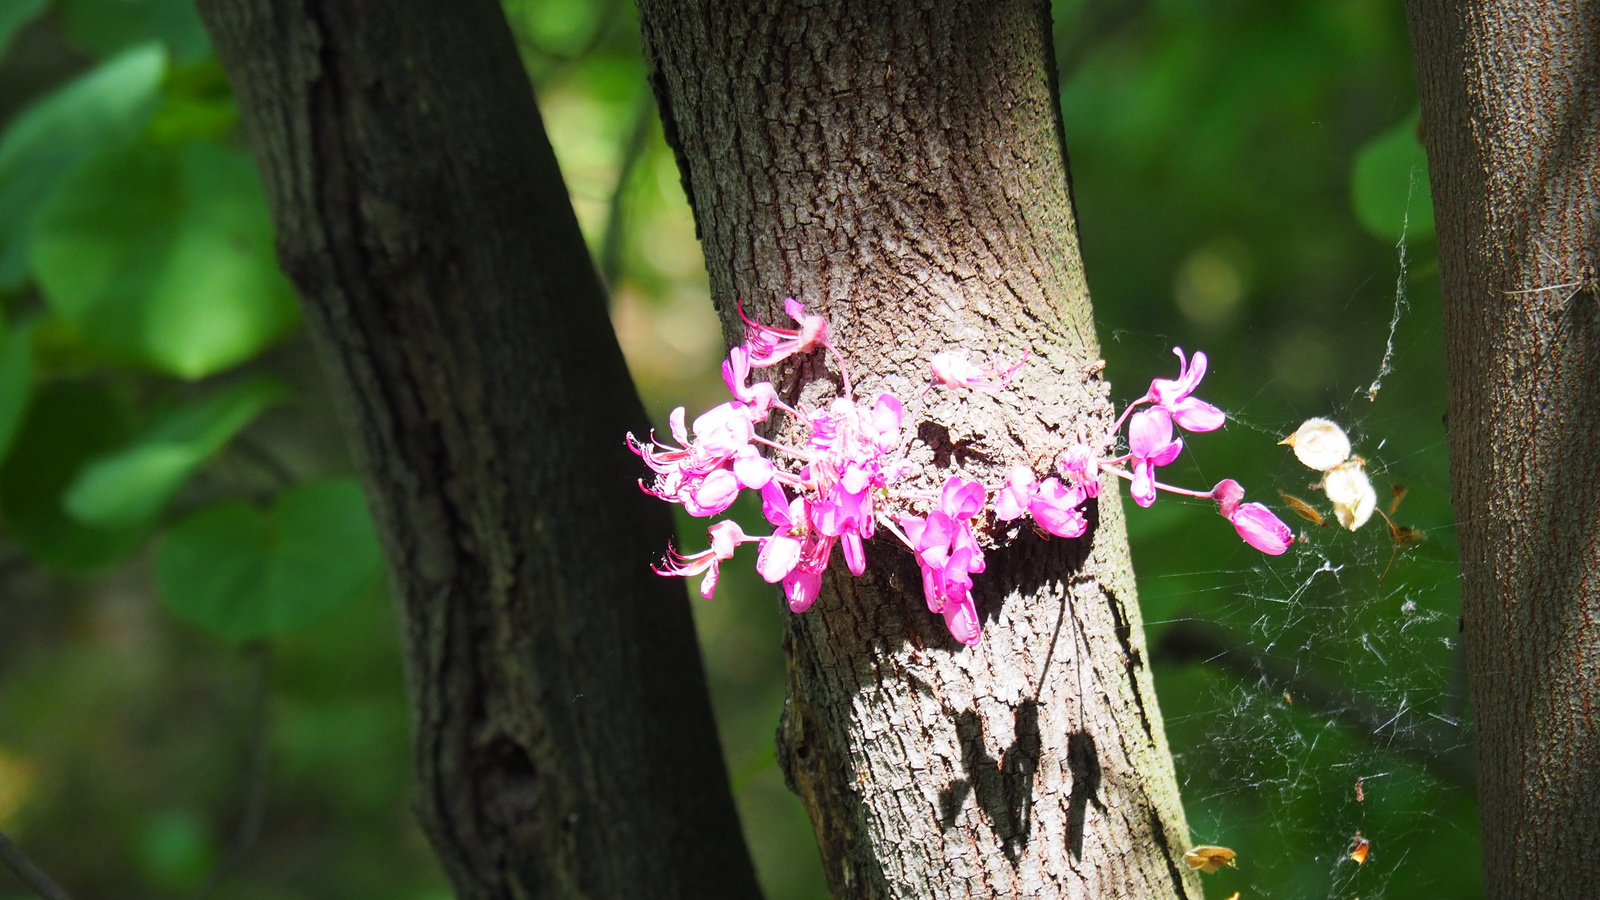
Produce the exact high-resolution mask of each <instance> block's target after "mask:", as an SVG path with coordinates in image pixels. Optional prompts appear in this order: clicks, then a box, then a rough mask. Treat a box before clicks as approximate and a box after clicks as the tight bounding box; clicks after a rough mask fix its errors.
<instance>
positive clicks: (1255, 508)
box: [1211, 478, 1294, 556]
mask: <svg viewBox="0 0 1600 900" xmlns="http://www.w3.org/2000/svg"><path fill="white" fill-rule="evenodd" d="M1211 496H1212V497H1213V498H1214V499H1215V500H1216V501H1217V506H1218V507H1219V511H1220V512H1221V513H1222V517H1223V518H1225V519H1227V520H1228V521H1229V522H1232V523H1233V527H1234V530H1236V531H1238V532H1239V537H1242V538H1244V542H1245V543H1246V544H1249V545H1250V546H1252V547H1254V548H1256V549H1257V550H1260V551H1261V552H1262V553H1265V554H1268V555H1269V556H1280V555H1282V554H1283V553H1284V551H1286V550H1288V549H1289V545H1290V544H1292V543H1294V532H1292V531H1290V530H1289V526H1287V525H1285V524H1283V522H1282V521H1281V520H1279V518H1278V517H1277V516H1275V515H1273V514H1272V510H1270V509H1267V508H1266V506H1264V505H1262V504H1260V503H1240V502H1239V501H1240V500H1243V499H1244V488H1243V487H1242V486H1240V484H1239V482H1237V481H1234V480H1233V479H1232V478H1225V479H1223V480H1222V481H1219V482H1217V486H1216V487H1214V488H1212V489H1211Z"/></svg>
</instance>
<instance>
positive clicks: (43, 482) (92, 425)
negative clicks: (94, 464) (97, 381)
mask: <svg viewBox="0 0 1600 900" xmlns="http://www.w3.org/2000/svg"><path fill="white" fill-rule="evenodd" d="M127 435H128V429H127V414H126V410H125V409H124V407H123V405H122V404H121V403H119V402H118V401H117V400H116V398H115V397H113V396H112V395H111V394H110V393H109V392H108V391H106V390H105V389H104V388H102V387H99V386H95V385H89V384H81V383H76V382H62V383H58V384H53V385H50V386H48V387H45V388H42V389H41V390H40V391H39V393H38V395H37V396H36V397H34V400H33V404H32V406H31V407H30V408H29V409H28V413H27V416H26V417H25V418H24V419H23V422H22V428H21V429H20V430H19V431H18V432H17V438H16V443H15V444H14V445H13V446H12V448H11V454H10V456H8V457H7V458H6V461H5V465H4V466H0V512H3V513H4V514H5V522H6V526H7V528H8V529H9V530H10V531H11V533H12V535H14V536H15V537H16V538H17V540H19V541H21V542H22V543H23V544H24V545H25V546H26V547H27V548H28V549H29V550H31V551H33V553H34V554H35V555H36V556H38V557H39V558H40V559H42V560H44V561H46V562H48V563H51V564H52V565H55V566H58V567H60V568H64V569H69V570H82V569H92V568H95V567H97V566H102V565H105V564H107V563H111V562H115V561H117V560H119V559H121V558H123V557H125V556H127V555H128V554H130V553H132V552H133V551H134V550H135V549H136V548H137V547H138V546H139V542H140V541H141V540H143V538H144V534H145V529H143V528H102V527H99V526H93V525H84V524H83V523H81V522H78V521H77V520H76V519H73V518H72V517H70V516H68V515H67V512H66V510H65V509H63V508H62V505H61V495H62V492H63V491H64V490H65V489H66V487H67V485H69V484H71V483H72V482H73V481H74V480H75V479H76V478H77V477H78V473H79V472H80V471H82V469H83V466H84V464H85V463H86V462H87V461H88V460H89V459H91V458H93V457H96V456H99V455H100V454H102V453H105V452H106V451H108V450H111V449H112V448H114V447H117V446H118V445H120V444H121V443H122V442H123V441H124V440H126V438H127Z"/></svg>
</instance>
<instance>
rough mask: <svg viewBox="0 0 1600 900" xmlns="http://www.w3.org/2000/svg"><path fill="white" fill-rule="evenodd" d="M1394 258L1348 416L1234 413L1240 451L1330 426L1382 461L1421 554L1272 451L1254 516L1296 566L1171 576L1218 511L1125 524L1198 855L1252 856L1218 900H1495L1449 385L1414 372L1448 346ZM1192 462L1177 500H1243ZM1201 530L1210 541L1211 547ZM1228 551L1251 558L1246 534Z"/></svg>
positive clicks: (1380, 481)
mask: <svg viewBox="0 0 1600 900" xmlns="http://www.w3.org/2000/svg"><path fill="white" fill-rule="evenodd" d="M1399 250H1400V255H1399V262H1400V272H1399V276H1398V282H1397V288H1396V291H1395V297H1394V308H1393V316H1392V317H1391V321H1390V323H1389V327H1388V338H1387V343H1386V346H1385V349H1384V352H1383V355H1382V360H1381V363H1380V364H1379V366H1378V369H1377V373H1376V377H1373V378H1371V379H1370V386H1369V381H1368V379H1365V378H1364V379H1362V380H1361V382H1360V384H1359V386H1358V387H1355V388H1354V389H1353V390H1350V391H1348V392H1346V393H1345V394H1344V396H1345V397H1346V398H1348V399H1346V400H1345V401H1344V402H1343V403H1342V404H1334V408H1321V409H1309V410H1305V411H1304V415H1301V416H1300V417H1299V418H1293V419H1292V420H1287V419H1282V418H1281V417H1280V415H1279V413H1278V412H1277V409H1276V407H1277V406H1278V405H1279V403H1278V401H1276V400H1273V399H1269V396H1270V395H1271V393H1272V392H1271V390H1270V388H1271V385H1270V384H1268V385H1266V386H1264V387H1262V389H1261V393H1260V394H1258V396H1257V398H1255V399H1252V400H1247V401H1246V402H1244V403H1243V404H1242V405H1241V406H1238V407H1235V408H1231V409H1229V410H1228V412H1229V419H1230V424H1229V428H1228V430H1227V431H1226V432H1224V434H1226V435H1228V436H1229V438H1230V440H1231V441H1252V442H1253V443H1259V444H1261V445H1263V446H1269V445H1274V444H1275V442H1276V441H1277V440H1278V439H1279V437H1280V436H1282V435H1285V434H1288V433H1289V432H1291V431H1293V430H1294V428H1295V427H1297V426H1298V424H1299V422H1300V420H1301V419H1303V418H1306V417H1309V416H1311V415H1321V416H1325V417H1329V418H1333V419H1334V420H1335V421H1337V422H1339V423H1340V424H1341V425H1342V426H1343V427H1344V428H1345V429H1346V431H1347V432H1349V434H1350V436H1351V439H1352V442H1353V444H1354V445H1355V451H1354V452H1355V454H1356V455H1359V456H1362V457H1363V458H1364V459H1365V460H1366V462H1367V471H1368V473H1369V475H1370V476H1371V478H1372V482H1373V485H1374V487H1375V488H1376V489H1377V491H1378V494H1379V497H1380V501H1379V509H1380V510H1384V511H1387V509H1388V507H1389V505H1390V498H1391V493H1390V490H1391V488H1392V487H1393V486H1395V485H1404V486H1405V487H1406V488H1407V489H1408V492H1407V493H1406V495H1405V500H1404V502H1402V503H1399V505H1398V506H1397V508H1396V509H1395V510H1394V513H1393V518H1394V522H1395V525H1396V526H1416V527H1417V528H1418V531H1419V532H1420V534H1421V535H1422V536H1423V541H1422V542H1421V543H1418V544H1413V545H1408V546H1400V545H1398V544H1397V542H1396V541H1395V540H1394V535H1393V534H1392V532H1391V526H1390V525H1388V524H1386V522H1385V520H1384V519H1383V518H1382V517H1380V516H1377V515H1375V516H1373V518H1372V520H1371V521H1369V522H1368V523H1367V524H1366V525H1365V526H1364V527H1362V528H1361V529H1360V530H1358V531H1356V532H1354V533H1352V532H1349V531H1346V530H1344V529H1342V528H1340V527H1339V526H1338V524H1337V522H1336V521H1335V520H1334V518H1333V516H1332V514H1331V512H1330V511H1329V507H1328V504H1327V503H1326V501H1325V500H1324V499H1323V498H1322V496H1321V494H1320V492H1318V491H1317V490H1315V489H1314V487H1313V486H1314V485H1315V483H1316V482H1317V481H1318V480H1319V478H1320V475H1319V474H1318V473H1316V472H1314V471H1312V470H1310V469H1307V468H1305V467H1304V466H1302V465H1301V464H1300V463H1299V462H1298V461H1297V460H1296V459H1295V458H1294V456H1293V455H1292V453H1290V452H1289V448H1286V447H1274V449H1275V450H1276V451H1278V455H1277V457H1276V462H1275V463H1274V462H1273V461H1272V458H1271V457H1264V458H1263V465H1261V466H1260V467H1257V468H1252V469H1250V471H1249V475H1248V480H1247V481H1246V484H1247V487H1248V488H1249V490H1250V496H1249V497H1248V498H1247V499H1252V500H1261V501H1263V502H1267V503H1268V504H1269V505H1270V506H1272V507H1273V508H1274V509H1275V510H1277V511H1279V512H1280V513H1281V514H1282V516H1283V518H1284V519H1285V521H1286V522H1289V523H1290V525H1291V527H1293V528H1294V529H1295V531H1296V542H1295V543H1294V545H1293V546H1292V547H1291V548H1290V550H1289V552H1288V553H1286V554H1285V555H1283V556H1281V557H1275V558H1274V557H1263V556H1261V555H1260V554H1257V553H1255V552H1254V551H1252V550H1250V549H1249V548H1246V547H1241V546H1237V545H1236V544H1235V545H1234V546H1231V547H1229V546H1226V545H1224V544H1222V543H1218V544H1216V545H1215V549H1214V551H1212V552H1214V554H1215V556H1214V558H1215V559H1217V560H1219V561H1220V562H1221V564H1220V565H1218V566H1216V567H1213V568H1201V569H1194V568H1190V569H1171V568H1169V569H1165V570H1164V569H1163V568H1162V567H1163V565H1168V564H1165V563H1164V562H1163V560H1162V559H1161V556H1162V555H1163V554H1164V553H1166V552H1169V551H1168V550H1167V548H1170V547H1171V545H1172V541H1170V540H1156V539H1154V538H1155V537H1156V536H1157V535H1163V534H1165V533H1166V532H1167V531H1169V530H1171V529H1174V528H1176V527H1178V525H1180V524H1181V525H1182V527H1183V529H1184V532H1185V535H1184V540H1185V541H1188V540H1189V539H1190V537H1189V535H1190V534H1191V533H1199V532H1204V531H1214V530H1215V527H1214V523H1215V512H1214V509H1213V508H1211V504H1209V503H1198V504H1188V505H1187V506H1185V505H1184V504H1182V503H1181V502H1180V503H1178V504H1174V506H1175V507H1176V510H1173V509H1169V510H1167V511H1165V512H1164V513H1163V514H1162V515H1163V516H1164V517H1165V520H1164V521H1163V520H1160V519H1158V520H1157V521H1156V522H1155V523H1153V524H1146V525H1141V523H1140V518H1141V517H1142V516H1145V515H1147V514H1148V513H1150V512H1154V508H1152V510H1140V509H1137V508H1132V507H1130V508H1129V510H1128V519H1129V526H1130V533H1131V534H1132V535H1133V538H1134V563H1135V570H1136V572H1137V573H1138V575H1139V584H1140V591H1141V602H1142V605H1143V607H1144V609H1145V615H1146V627H1147V630H1148V633H1149V638H1150V642H1151V648H1152V658H1153V661H1154V666H1155V673H1156V685H1157V689H1158V691H1159V693H1160V700H1161V706H1162V712H1163V715H1164V718H1165V721H1166V725H1167V733H1168V737H1169V741H1170V743H1171V746H1172V748H1173V751H1174V759H1175V763H1176V768H1177V772H1178V776H1179V781H1180V785H1181V788H1182V792H1183V798H1184V804H1185V809H1186V811H1187V814H1188V819H1189V825H1190V829H1191V832H1192V833H1193V838H1194V841H1193V843H1194V844H1196V845H1200V844H1217V845H1223V846H1227V847H1229V848H1231V849H1233V850H1235V851H1236V852H1237V853H1238V857H1237V863H1238V864H1237V867H1236V868H1231V869H1223V870H1221V871H1220V872H1218V873H1216V874H1211V875H1205V876H1203V878H1204V883H1205V886H1206V893H1207V896H1209V897H1216V898H1223V897H1229V896H1230V895H1232V894H1233V893H1234V892H1240V895H1241V897H1248V898H1267V897H1279V898H1302V897H1326V898H1330V900H1332V898H1338V900H1348V898H1354V897H1360V898H1366V900H1373V898H1383V897H1390V896H1393V897H1415V896H1435V897H1463V896H1478V895H1481V892H1482V886H1481V875H1480V874H1479V873H1480V871H1481V870H1480V868H1479V849H1478V834H1477V820H1476V807H1475V805H1474V802H1473V799H1472V796H1473V788H1472V785H1471V777H1472V775H1471V755H1470V753H1471V751H1470V736H1469V734H1468V731H1467V723H1466V721H1465V716H1466V712H1465V708H1466V703H1465V687H1464V683H1465V676H1464V669H1463V662H1462V651H1461V643H1460V635H1459V625H1458V615H1459V605H1460V601H1459V590H1458V583H1457V575H1456V573H1457V558H1456V549H1455V542H1454V528H1453V522H1452V521H1451V513H1450V510H1449V503H1448V474H1447V471H1446V468H1445V463H1444V460H1446V459H1447V452H1446V448H1445V437H1444V426H1443V423H1442V422H1441V421H1440V412H1441V410H1442V407H1443V397H1442V385H1443V381H1442V378H1440V377H1438V375H1439V373H1438V372H1436V371H1428V369H1429V366H1430V365H1431V363H1430V364H1419V365H1418V367H1417V369H1416V370H1412V371H1408V370H1407V360H1408V359H1410V358H1412V357H1413V356H1415V357H1416V358H1419V359H1423V358H1428V357H1429V356H1430V355H1432V356H1437V349H1436V348H1437V344H1438V342H1439V335H1438V326H1437V319H1436V318H1430V319H1425V320H1424V321H1421V322H1418V321H1417V319H1418V318H1422V317H1416V318H1413V319H1411V320H1408V322H1407V323H1406V324H1404V325H1403V324H1402V321H1401V320H1402V317H1403V316H1404V314H1405V313H1406V312H1407V311H1408V309H1409V307H1410V304H1411V303H1412V299H1411V298H1408V297H1407V294H1406V290H1405V288H1406V282H1407V278H1408V273H1407V269H1406V267H1407V258H1406V255H1405V251H1404V240H1403V239H1402V243H1401V245H1400V248H1399ZM1407 332H1415V334H1414V335H1407ZM1126 336H1127V334H1126V333H1122V334H1117V335H1114V338H1115V339H1119V340H1120V339H1122V338H1124V337H1126ZM1397 341H1398V342H1397ZM1430 342H1431V343H1430ZM1385 379H1388V380H1389V381H1391V382H1392V384H1391V385H1387V386H1386V385H1385V384H1384V382H1385ZM1352 385H1354V382H1352ZM1380 387H1384V388H1385V389H1384V391H1383V392H1382V393H1381V394H1380V393H1379V388H1380ZM1202 393H1204V392H1202ZM1207 398H1208V399H1211V400H1213V401H1214V402H1215V401H1217V400H1224V399H1225V398H1219V397H1214V396H1209V395H1208V397H1207ZM1433 423H1438V424H1436V425H1435V424H1433ZM1256 438H1260V440H1255V439H1256ZM1190 443H1191V445H1192V449H1191V450H1186V451H1185V456H1190V455H1191V454H1192V455H1194V456H1195V457H1197V459H1196V460H1193V461H1191V462H1190V463H1189V466H1190V468H1191V471H1190V472H1189V473H1183V474H1179V475H1175V476H1174V478H1173V479H1172V480H1174V481H1177V482H1178V483H1183V484H1190V483H1192V484H1194V485H1195V486H1202V485H1204V486H1209V485H1210V484H1212V483H1214V482H1215V481H1216V480H1217V479H1218V478H1219V477H1223V476H1225V475H1229V474H1234V475H1237V477H1240V478H1241V480H1245V478H1246V476H1244V475H1238V473H1224V472H1204V471H1198V472H1197V471H1194V470H1198V469H1202V468H1203V467H1204V462H1203V459H1200V458H1203V457H1204V455H1205V453H1206V446H1207V445H1206V443H1205V442H1204V441H1202V440H1194V441H1191V442H1190ZM1175 468H1180V469H1181V468H1182V467H1181V466H1180V467H1175ZM1206 476H1210V477H1206ZM1274 491H1282V492H1284V493H1287V494H1292V495H1295V496H1297V497H1299V498H1301V499H1303V500H1305V501H1306V502H1308V503H1309V504H1311V505H1312V506H1313V507H1317V508H1320V510H1321V511H1322V512H1323V513H1324V515H1326V517H1327V523H1328V524H1327V525H1325V526H1318V525H1316V524H1313V523H1312V522H1310V521H1305V520H1303V519H1300V518H1297V517H1295V516H1294V515H1293V514H1292V513H1290V512H1288V511H1287V509H1286V507H1285V504H1284V503H1282V502H1279V499H1278V498H1277V497H1274V496H1272V493H1273V492H1274ZM1161 503H1167V499H1166V498H1165V497H1163V499H1162V501H1161ZM1157 506H1158V507H1159V506H1161V504H1160V503H1158V504H1157ZM1201 514H1203V515H1205V516H1207V517H1209V518H1210V520H1211V521H1208V522H1206V523H1205V527H1201V522H1200V521H1199V520H1200V517H1201ZM1227 538H1228V539H1229V540H1235V541H1236V539H1235V538H1234V536H1233V535H1232V534H1231V530H1229V533H1228V534H1227ZM1141 543H1142V544H1143V547H1142V548H1141ZM1207 547H1208V548H1210V547H1211V545H1209V544H1208V545H1207ZM1141 549H1142V550H1143V552H1141ZM1186 558H1187V559H1192V557H1186ZM1363 840H1364V841H1366V842H1367V852H1366V854H1365V857H1364V862H1359V863H1358V862H1357V861H1356V860H1355V859H1353V858H1352V853H1353V852H1354V851H1355V850H1356V849H1357V847H1358V846H1359V844H1360V842H1361V841H1363Z"/></svg>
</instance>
